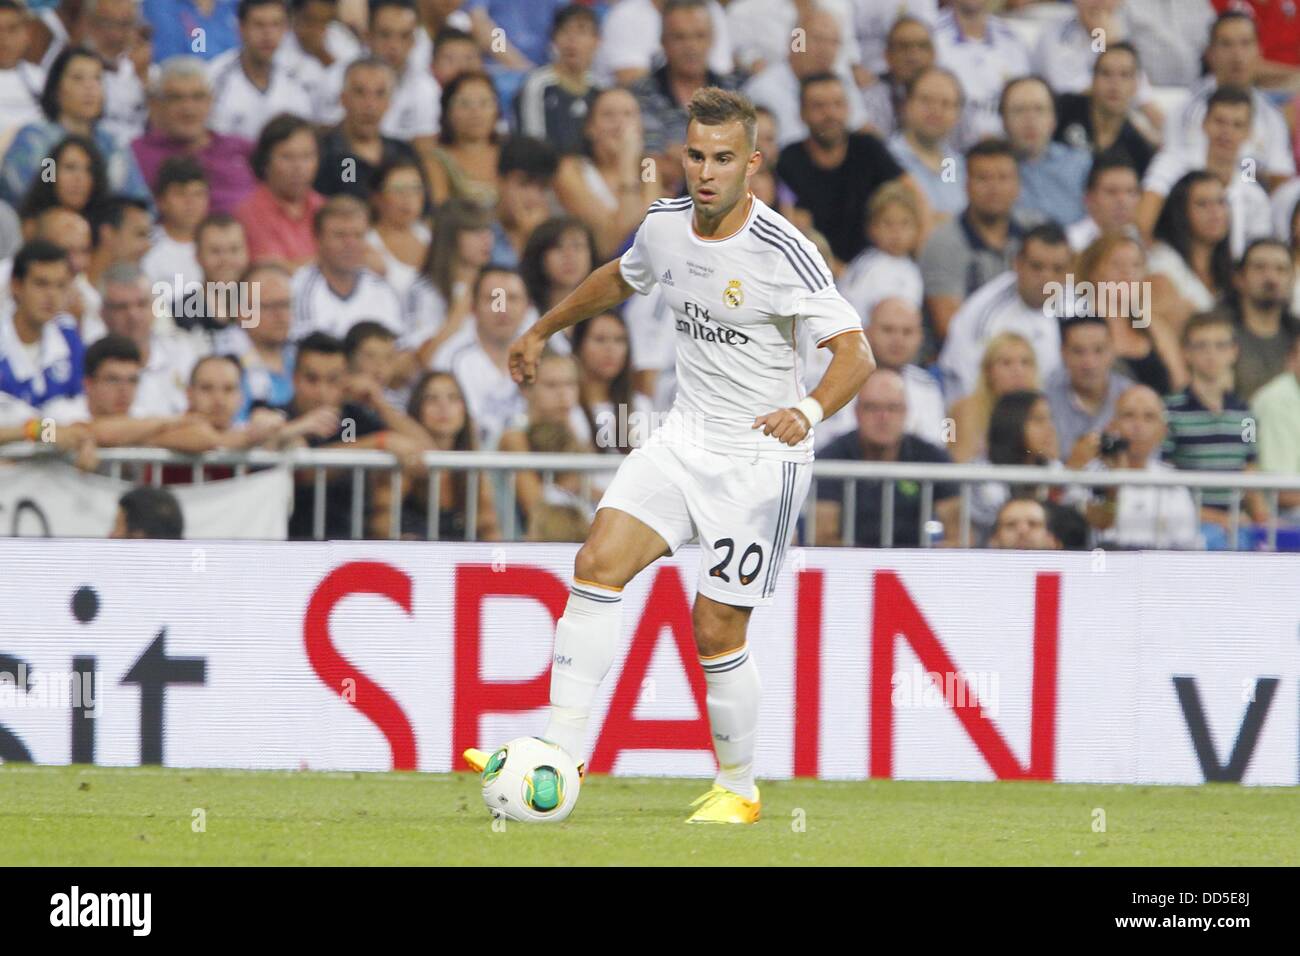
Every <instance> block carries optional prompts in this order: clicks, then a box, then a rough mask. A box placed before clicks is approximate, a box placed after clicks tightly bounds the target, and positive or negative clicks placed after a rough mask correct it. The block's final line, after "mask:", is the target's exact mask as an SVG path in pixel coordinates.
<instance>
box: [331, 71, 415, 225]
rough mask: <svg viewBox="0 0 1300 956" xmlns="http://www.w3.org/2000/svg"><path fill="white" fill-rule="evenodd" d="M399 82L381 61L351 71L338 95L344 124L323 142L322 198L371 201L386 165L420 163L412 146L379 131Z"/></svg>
mask: <svg viewBox="0 0 1300 956" xmlns="http://www.w3.org/2000/svg"><path fill="white" fill-rule="evenodd" d="M395 83H396V80H395V78H394V76H393V69H392V67H390V66H389V65H388V64H387V63H385V62H384V61H383V60H381V59H379V58H378V57H374V56H369V57H364V58H362V59H360V60H354V61H353V62H352V63H351V64H350V65H349V66H348V68H347V72H345V73H344V74H343V91H342V92H341V93H340V94H339V104H340V105H341V106H342V107H343V121H342V122H341V123H339V125H338V126H335V127H334V128H333V129H331V130H327V131H326V132H325V133H324V134H323V135H322V136H321V140H320V165H319V166H318V167H317V170H316V182H315V183H313V184H312V185H313V187H314V188H315V190H316V191H317V192H318V193H320V194H321V195H322V196H337V195H338V194H339V193H347V194H348V195H349V196H355V197H357V198H358V199H361V200H363V201H364V200H367V199H369V198H370V182H371V179H372V178H373V176H374V173H375V170H376V169H377V168H379V167H380V166H381V165H383V164H384V163H387V162H392V161H393V160H396V159H406V160H410V161H411V162H413V163H418V162H419V157H418V156H416V153H415V150H414V149H412V148H411V145H410V144H409V143H406V142H403V141H402V140H400V139H394V138H393V137H391V136H382V135H380V132H379V124H380V122H382V120H383V118H384V114H385V113H387V112H388V106H389V104H390V103H391V102H392V100H393V88H394V85H395Z"/></svg>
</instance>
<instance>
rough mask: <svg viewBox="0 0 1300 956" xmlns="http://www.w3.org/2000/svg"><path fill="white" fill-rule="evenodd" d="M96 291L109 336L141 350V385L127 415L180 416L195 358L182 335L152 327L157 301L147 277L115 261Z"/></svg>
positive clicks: (186, 338) (185, 400) (184, 407)
mask: <svg viewBox="0 0 1300 956" xmlns="http://www.w3.org/2000/svg"><path fill="white" fill-rule="evenodd" d="M100 294H101V295H102V296H103V297H104V305H103V317H104V326H105V327H106V329H107V330H108V334H109V335H120V336H122V337H124V338H127V339H130V340H131V341H132V342H134V343H135V345H136V348H138V349H139V350H140V360H141V368H140V385H139V388H138V389H137V390H136V395H135V401H134V403H133V404H132V405H131V414H132V416H134V417H137V418H147V417H153V416H166V415H180V414H183V413H184V412H185V410H186V408H187V407H188V405H189V401H188V399H187V398H186V396H185V389H186V387H187V386H188V384H189V380H190V370H191V369H192V368H193V367H194V363H195V361H196V360H197V359H198V356H197V355H196V354H195V353H194V350H193V349H192V348H191V346H190V343H189V341H188V337H187V336H185V335H184V334H183V333H169V334H164V333H159V332H155V331H154V330H153V325H154V303H155V301H157V300H156V299H155V297H154V295H153V291H152V288H151V286H150V282H149V280H148V279H147V278H146V277H145V275H144V273H143V272H141V271H140V269H139V268H138V267H137V266H133V265H129V264H126V263H118V264H116V265H113V266H110V267H109V268H108V271H106V272H105V273H104V277H103V279H102V280H101V281H100Z"/></svg>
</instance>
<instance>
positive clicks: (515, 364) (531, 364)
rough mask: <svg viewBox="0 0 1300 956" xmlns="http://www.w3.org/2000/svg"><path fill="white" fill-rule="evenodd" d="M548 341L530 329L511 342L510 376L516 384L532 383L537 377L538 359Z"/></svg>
mask: <svg viewBox="0 0 1300 956" xmlns="http://www.w3.org/2000/svg"><path fill="white" fill-rule="evenodd" d="M545 347H546V342H545V341H544V340H543V339H542V338H541V337H540V336H538V335H537V334H536V333H534V332H533V330H532V329H529V330H528V331H527V332H525V333H524V334H523V335H521V336H519V338H517V339H515V340H514V342H512V343H511V344H510V356H509V358H508V362H509V364H510V377H511V378H512V379H514V380H515V384H516V385H531V384H533V380H534V379H535V378H536V377H537V360H538V358H540V357H541V354H542V349H544V348H545Z"/></svg>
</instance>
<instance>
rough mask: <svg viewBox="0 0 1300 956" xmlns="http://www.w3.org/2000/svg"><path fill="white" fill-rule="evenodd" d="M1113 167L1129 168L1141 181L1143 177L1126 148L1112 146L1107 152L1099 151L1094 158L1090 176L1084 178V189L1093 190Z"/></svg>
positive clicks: (1085, 190)
mask: <svg viewBox="0 0 1300 956" xmlns="http://www.w3.org/2000/svg"><path fill="white" fill-rule="evenodd" d="M1113 169H1127V170H1128V171H1129V172H1131V173H1132V174H1133V175H1134V176H1136V177H1137V179H1138V180H1139V181H1141V179H1142V177H1141V176H1140V175H1139V174H1138V171H1137V166H1136V165H1134V163H1133V158H1132V157H1131V156H1129V154H1128V152H1127V151H1126V150H1124V149H1116V148H1111V149H1108V150H1106V151H1105V152H1102V153H1098V154H1097V155H1096V156H1095V157H1094V158H1093V160H1092V166H1091V167H1089V169H1088V178H1087V179H1086V180H1084V184H1083V191H1084V192H1088V193H1090V192H1092V191H1093V190H1094V189H1096V188H1097V184H1098V183H1099V182H1101V177H1102V176H1105V175H1106V174H1107V173H1108V172H1110V171H1111V170H1113Z"/></svg>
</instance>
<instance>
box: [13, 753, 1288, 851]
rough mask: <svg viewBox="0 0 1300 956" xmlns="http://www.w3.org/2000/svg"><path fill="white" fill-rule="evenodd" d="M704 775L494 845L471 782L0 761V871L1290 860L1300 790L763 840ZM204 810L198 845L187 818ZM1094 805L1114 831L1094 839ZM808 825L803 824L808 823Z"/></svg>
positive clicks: (845, 801)
mask: <svg viewBox="0 0 1300 956" xmlns="http://www.w3.org/2000/svg"><path fill="white" fill-rule="evenodd" d="M706 786H707V785H706V783H704V782H702V781H699V780H666V779H632V778H615V777H594V778H592V779H590V780H588V781H587V782H586V783H585V784H584V786H583V792H582V798H581V802H580V803H579V805H578V808H577V810H575V812H574V815H573V816H572V817H571V818H570V819H569V820H568V821H567V822H565V823H563V824H558V825H554V826H527V825H524V824H516V823H510V824H507V825H506V827H505V830H504V832H496V831H494V830H493V828H492V823H491V821H490V819H489V818H488V815H487V811H486V810H485V809H484V808H483V805H482V802H481V800H480V797H479V792H478V782H477V778H476V777H474V776H471V775H469V774H444V775H429V774H396V773H385V774H367V773H282V772H243V771H221V770H201V771H199V770H172V769H161V768H123V769H116V768H104V767H34V766H29V765H15V764H11V765H8V766H0V833H3V834H4V835H5V839H4V840H2V841H0V865H5V866H9V865H131V864H154V865H158V864H184V865H193V864H203V865H214V864H215V865H222V864H230V865H259V864H316V865H336V864H337V865H374V864H380V865H386V864H415V865H420V864H470V865H478V864H492V863H513V864H540V863H571V864H795V865H799V864H937V865H947V864H1021V865H1025V864H1028V865H1033V864H1052V865H1060V864H1065V865H1076V864H1077V865H1089V866H1092V865H1113V864H1129V865H1148V864H1152V865H1179V864H1193V865H1195V864H1205V865H1216V866H1221V865H1233V864H1239V865H1240V864H1286V865H1294V864H1295V862H1296V860H1297V859H1300V789H1297V788H1252V787H1235V786H1229V785H1212V786H1205V787H1131V786H1082V785H1068V784H1041V783H1019V782H1017V783H913V782H898V781H888V780H885V781H880V780H877V781H867V782H862V783H839V782H834V783H832V782H818V781H804V780H799V781H779V782H778V781H768V782H766V783H764V784H763V800H764V803H763V811H764V819H763V820H762V821H761V822H760V823H759V824H758V825H757V826H754V827H688V826H686V825H685V824H684V823H683V822H682V820H683V818H684V817H685V815H686V809H687V804H689V802H690V801H691V799H692V798H694V797H695V796H697V795H699V794H700V793H702V792H703V791H704V789H706ZM196 808H202V809H203V810H204V811H205V813H206V821H205V822H206V830H205V832H194V829H193V827H192V821H193V820H194V819H195V817H194V810H195V809H196ZM1094 808H1101V809H1102V810H1104V811H1105V814H1106V821H1105V822H1106V832H1104V833H1097V832H1094V831H1093V819H1094V816H1093V812H1094ZM798 811H802V819H803V821H804V823H805V828H804V829H803V830H802V832H800V831H799V830H798V828H797V827H796V826H795V825H794V824H795V823H796V822H797V819H798V818H799V817H800V813H799V812H798Z"/></svg>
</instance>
